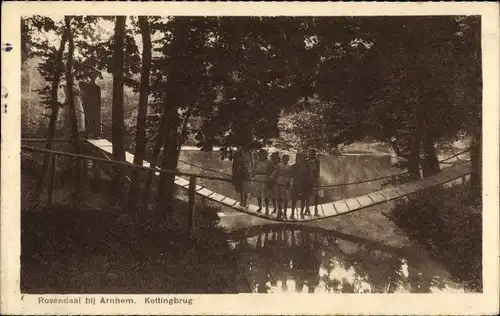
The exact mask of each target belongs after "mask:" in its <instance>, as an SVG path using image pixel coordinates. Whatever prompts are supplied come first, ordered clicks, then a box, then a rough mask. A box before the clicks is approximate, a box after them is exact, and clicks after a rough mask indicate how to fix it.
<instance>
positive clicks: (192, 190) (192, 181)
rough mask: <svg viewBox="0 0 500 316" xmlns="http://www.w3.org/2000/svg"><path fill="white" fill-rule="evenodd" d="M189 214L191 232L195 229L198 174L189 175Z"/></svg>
mask: <svg viewBox="0 0 500 316" xmlns="http://www.w3.org/2000/svg"><path fill="white" fill-rule="evenodd" d="M188 198H189V206H188V208H189V215H188V230H189V232H191V233H194V231H195V204H196V202H195V201H196V176H194V175H192V176H190V177H189V189H188Z"/></svg>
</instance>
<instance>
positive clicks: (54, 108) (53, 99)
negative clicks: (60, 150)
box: [34, 32, 67, 198]
mask: <svg viewBox="0 0 500 316" xmlns="http://www.w3.org/2000/svg"><path fill="white" fill-rule="evenodd" d="M66 41H67V33H66V32H64V33H63V35H62V38H61V46H60V47H59V49H58V51H57V53H56V56H55V60H54V64H55V72H54V77H53V79H52V86H51V91H50V106H51V113H50V121H49V130H48V135H47V144H46V145H45V148H47V149H52V144H53V142H54V135H55V132H56V125H57V116H58V114H59V106H60V105H59V101H58V99H57V96H58V90H59V81H60V79H61V75H62V73H63V70H64V64H63V52H64V48H65V46H66ZM49 162H50V154H48V153H47V154H45V156H44V158H43V166H42V174H41V175H40V179H39V180H38V183H37V187H36V190H35V195H34V196H35V198H38V197H39V195H40V193H41V191H42V187H43V183H44V182H45V176H46V174H47V170H48V169H49Z"/></svg>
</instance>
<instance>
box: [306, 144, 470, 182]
mask: <svg viewBox="0 0 500 316" xmlns="http://www.w3.org/2000/svg"><path fill="white" fill-rule="evenodd" d="M470 150H471V147H469V148H467V149H465V150H463V151H461V152H459V153H457V154H455V155H453V156H450V157H448V158H445V159H443V160H440V161H438V163H443V162H445V161H447V160H450V159H452V158H455V157H457V156H460V155H462V154H464V153H466V152H468V151H470ZM408 173H409V172H408V171H404V172H400V173H394V174H391V175H387V176H383V177H379V178H374V179H368V180H360V181H355V182H346V183H335V184H324V185H317V186H315V187H316V188H333V187H340V186H348V185H354V184H362V183H367V182H375V181H380V180H384V179H389V178H392V177H397V176H402V175H405V174H408Z"/></svg>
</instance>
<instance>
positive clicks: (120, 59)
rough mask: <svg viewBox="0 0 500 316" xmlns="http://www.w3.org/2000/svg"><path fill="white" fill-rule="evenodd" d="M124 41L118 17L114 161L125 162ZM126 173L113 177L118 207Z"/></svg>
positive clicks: (118, 171)
mask: <svg viewBox="0 0 500 316" xmlns="http://www.w3.org/2000/svg"><path fill="white" fill-rule="evenodd" d="M124 40H125V16H117V17H116V22H115V38H114V42H115V43H114V44H115V47H114V56H113V105H112V130H111V139H112V142H113V159H115V160H119V161H124V160H125V148H124V145H123V137H124V134H125V114H124V109H123V84H124V80H123V67H124ZM124 180H125V177H124V171H123V169H122V168H120V167H115V169H114V177H113V188H114V199H115V202H116V203H117V204H118V205H121V204H122V203H123V202H124V201H123V196H124V195H123V193H124V184H125V181H124Z"/></svg>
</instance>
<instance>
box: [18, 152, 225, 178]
mask: <svg viewBox="0 0 500 316" xmlns="http://www.w3.org/2000/svg"><path fill="white" fill-rule="evenodd" d="M21 149H24V150H27V151H32V152H42V153H48V154H53V155H58V156H69V157H75V158H80V159H86V160H91V161H97V162H102V163H107V164H115V165H122V166H124V167H126V168H136V169H141V170H145V171H154V172H160V173H169V174H174V175H177V176H186V177H190V176H194V177H197V178H202V179H207V180H218V181H224V182H231V179H228V178H221V177H213V176H207V175H201V174H197V173H190V172H182V171H178V170H169V169H161V168H151V167H145V166H139V165H135V164H131V163H128V162H125V161H119V160H112V159H103V158H97V157H92V156H87V155H82V154H75V153H68V152H64V151H58V150H52V149H46V148H36V147H31V146H26V145H21Z"/></svg>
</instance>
